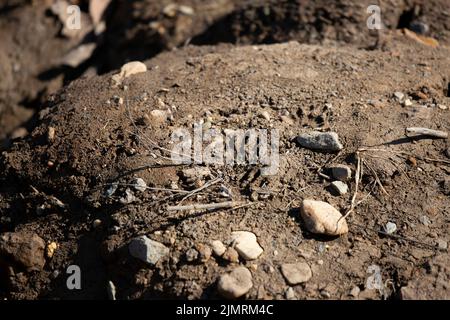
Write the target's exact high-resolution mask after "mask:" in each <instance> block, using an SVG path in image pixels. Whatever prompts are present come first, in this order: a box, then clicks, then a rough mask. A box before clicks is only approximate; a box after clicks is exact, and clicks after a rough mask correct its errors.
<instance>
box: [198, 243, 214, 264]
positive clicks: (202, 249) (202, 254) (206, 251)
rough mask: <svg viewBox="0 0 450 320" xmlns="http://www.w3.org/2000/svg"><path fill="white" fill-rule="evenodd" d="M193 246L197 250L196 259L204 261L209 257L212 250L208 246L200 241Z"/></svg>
mask: <svg viewBox="0 0 450 320" xmlns="http://www.w3.org/2000/svg"><path fill="white" fill-rule="evenodd" d="M195 248H196V249H197V251H198V259H199V260H200V261H201V262H206V261H208V260H209V259H210V258H211V255H212V250H211V248H210V247H209V246H207V245H204V244H201V243H200V244H198V245H196V246H195Z"/></svg>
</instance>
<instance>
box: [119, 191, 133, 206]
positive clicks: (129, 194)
mask: <svg viewBox="0 0 450 320" xmlns="http://www.w3.org/2000/svg"><path fill="white" fill-rule="evenodd" d="M134 201H136V197H135V196H134V194H133V192H132V191H131V190H130V189H128V188H127V189H126V190H125V196H124V197H121V198H120V199H119V202H120V203H122V204H130V203H132V202H134Z"/></svg>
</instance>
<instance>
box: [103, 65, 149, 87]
mask: <svg viewBox="0 0 450 320" xmlns="http://www.w3.org/2000/svg"><path fill="white" fill-rule="evenodd" d="M146 71H147V66H146V65H145V64H143V63H142V62H140V61H131V62H128V63H126V64H124V65H123V66H122V68H121V69H120V72H119V73H118V74H115V75H113V76H112V80H113V82H114V85H115V86H117V85H119V84H121V83H122V81H123V80H124V79H125V78H128V77H129V76H131V75H133V74H138V73H142V72H146Z"/></svg>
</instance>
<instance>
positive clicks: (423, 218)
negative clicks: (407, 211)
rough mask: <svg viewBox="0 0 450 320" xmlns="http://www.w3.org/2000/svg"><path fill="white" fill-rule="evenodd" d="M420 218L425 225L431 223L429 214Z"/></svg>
mask: <svg viewBox="0 0 450 320" xmlns="http://www.w3.org/2000/svg"><path fill="white" fill-rule="evenodd" d="M419 220H420V222H421V223H422V224H423V225H424V226H427V227H428V226H429V225H430V224H431V221H430V218H428V217H427V216H421V217H420V218H419Z"/></svg>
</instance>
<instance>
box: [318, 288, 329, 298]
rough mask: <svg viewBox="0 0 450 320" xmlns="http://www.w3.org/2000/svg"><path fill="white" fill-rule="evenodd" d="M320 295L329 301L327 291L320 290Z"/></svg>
mask: <svg viewBox="0 0 450 320" xmlns="http://www.w3.org/2000/svg"><path fill="white" fill-rule="evenodd" d="M320 295H321V296H322V297H324V298H325V299H330V298H331V294H330V293H329V292H328V291H327V290H321V291H320Z"/></svg>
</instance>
